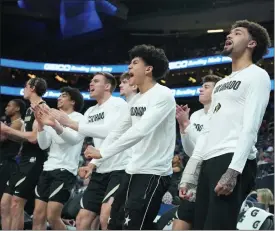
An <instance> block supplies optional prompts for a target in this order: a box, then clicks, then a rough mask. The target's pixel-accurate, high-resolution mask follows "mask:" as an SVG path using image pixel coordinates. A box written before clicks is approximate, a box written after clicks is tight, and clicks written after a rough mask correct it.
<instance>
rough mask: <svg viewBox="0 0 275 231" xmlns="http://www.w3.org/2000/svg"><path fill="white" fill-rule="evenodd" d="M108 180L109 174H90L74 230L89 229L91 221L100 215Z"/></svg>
mask: <svg viewBox="0 0 275 231" xmlns="http://www.w3.org/2000/svg"><path fill="white" fill-rule="evenodd" d="M108 180H109V174H107V173H105V174H101V173H97V172H93V173H92V175H91V179H90V182H89V185H88V187H87V189H86V190H85V192H84V194H83V197H82V198H81V200H80V206H81V209H80V211H79V212H78V214H77V217H76V228H77V229H78V230H88V229H90V227H91V225H92V223H93V221H94V220H95V218H96V217H97V215H99V214H100V209H101V204H102V201H103V199H104V195H105V191H106V188H107V185H108Z"/></svg>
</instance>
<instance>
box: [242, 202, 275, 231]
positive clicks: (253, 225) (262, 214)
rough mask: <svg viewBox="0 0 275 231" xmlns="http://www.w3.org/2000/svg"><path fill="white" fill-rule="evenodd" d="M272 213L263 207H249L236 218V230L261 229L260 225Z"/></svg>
mask: <svg viewBox="0 0 275 231" xmlns="http://www.w3.org/2000/svg"><path fill="white" fill-rule="evenodd" d="M272 216H273V214H271V213H268V212H266V211H265V210H263V209H260V208H256V207H251V208H249V209H248V210H247V211H246V212H245V213H244V214H243V215H242V216H241V217H240V218H239V220H238V223H237V229H238V230H261V226H262V225H263V224H264V222H265V221H266V220H267V219H270V217H272Z"/></svg>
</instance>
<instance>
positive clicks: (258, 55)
mask: <svg viewBox="0 0 275 231" xmlns="http://www.w3.org/2000/svg"><path fill="white" fill-rule="evenodd" d="M237 27H243V28H246V29H247V31H248V33H249V34H250V36H251V37H252V39H253V40H255V41H256V42H257V45H256V47H255V48H254V50H253V53H252V61H253V63H257V62H258V61H259V60H260V59H262V57H263V56H264V55H265V54H267V53H268V47H270V46H271V42H270V37H269V34H268V32H267V30H266V29H265V28H264V27H262V26H261V25H259V24H258V23H255V22H251V21H248V20H240V21H236V22H235V23H234V24H233V25H232V28H231V29H235V28H237Z"/></svg>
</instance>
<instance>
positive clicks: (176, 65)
mask: <svg viewBox="0 0 275 231" xmlns="http://www.w3.org/2000/svg"><path fill="white" fill-rule="evenodd" d="M273 57H274V48H269V52H268V54H267V55H265V56H264V58H265V59H266V58H273ZM231 61H232V60H231V58H230V57H226V56H220V55H216V56H207V57H201V58H194V59H186V60H179V61H174V62H170V63H169V68H170V70H179V69H186V68H195V67H204V66H213V65H219V64H226V63H231ZM0 62H1V65H0V66H2V67H10V68H18V69H26V70H39V71H61V72H73V73H86V74H89V73H95V72H110V73H123V72H125V71H126V70H127V68H128V66H127V65H81V64H62V63H40V62H29V61H20V60H12V59H0Z"/></svg>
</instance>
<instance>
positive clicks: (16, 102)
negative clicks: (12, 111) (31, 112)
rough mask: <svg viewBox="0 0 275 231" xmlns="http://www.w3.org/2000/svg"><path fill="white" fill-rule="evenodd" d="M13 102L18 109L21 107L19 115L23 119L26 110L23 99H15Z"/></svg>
mask: <svg viewBox="0 0 275 231" xmlns="http://www.w3.org/2000/svg"><path fill="white" fill-rule="evenodd" d="M11 101H12V102H14V103H15V105H16V106H17V107H19V113H20V115H21V117H23V116H24V114H25V110H26V104H25V102H24V101H23V100H22V99H13V100H11Z"/></svg>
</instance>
